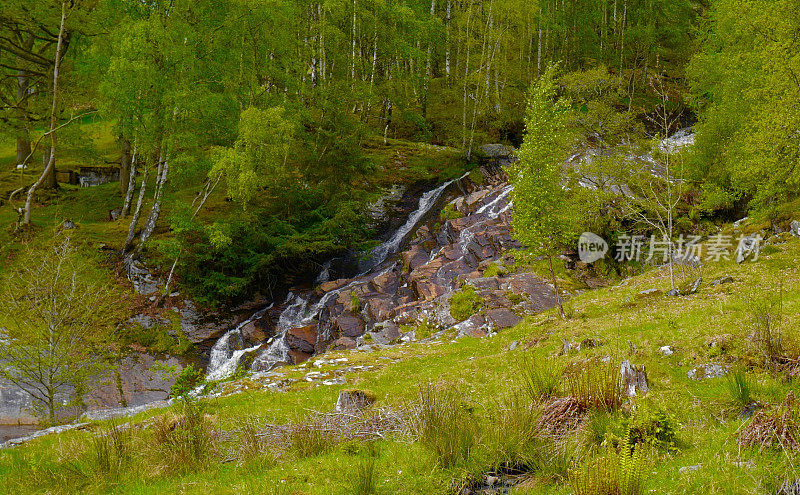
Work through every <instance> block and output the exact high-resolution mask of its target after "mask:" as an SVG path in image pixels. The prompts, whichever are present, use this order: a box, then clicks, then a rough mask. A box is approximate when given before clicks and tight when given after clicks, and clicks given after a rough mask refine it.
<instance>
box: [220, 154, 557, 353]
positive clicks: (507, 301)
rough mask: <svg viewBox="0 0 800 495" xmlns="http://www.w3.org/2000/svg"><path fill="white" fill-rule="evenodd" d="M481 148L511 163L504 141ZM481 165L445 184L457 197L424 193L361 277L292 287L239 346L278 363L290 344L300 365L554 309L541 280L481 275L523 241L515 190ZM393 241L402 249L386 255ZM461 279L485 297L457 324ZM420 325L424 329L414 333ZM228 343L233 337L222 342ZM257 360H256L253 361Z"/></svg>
mask: <svg viewBox="0 0 800 495" xmlns="http://www.w3.org/2000/svg"><path fill="white" fill-rule="evenodd" d="M484 152H485V154H487V156H488V155H490V156H492V157H493V159H494V160H495V165H497V166H502V165H504V164H507V163H508V162H509V161H511V160H512V159H513V154H512V153H511V152H510V151H509V150H508V149H505V148H501V147H491V148H489V149H486V150H484ZM479 171H480V173H482V174H483V178H482V180H479V181H476V182H471V181H469V180H466V179H463V180H460V181H454V182H450V183H447V184H450V185H451V186H450V187H455V186H454V185H457V186H458V187H457V188H456V190H457V191H458V192H460V193H461V194H459V195H457V196H456V197H455V198H447V193H446V191H447V190H448V189H447V188H446V187H445V186H446V185H447V184H445V185H443V186H439V187H438V188H436V189H435V190H431V191H429V192H427V193H425V194H423V195H422V197H421V198H420V201H419V205H420V209H419V210H418V211H415V212H413V213H412V214H411V215H410V216H409V219H408V221H407V222H406V224H405V225H403V226H401V227H400V228H399V229H398V234H402V236H401V235H395V236H393V237H392V239H390V240H389V241H387V243H384V244H383V245H381V246H380V247H379V248H376V251H375V252H376V253H378V254H376V255H373V256H372V262H373V265H372V266H371V267H370V268H368V269H366V270H365V271H364V273H362V274H361V275H358V276H356V277H354V278H350V279H338V280H325V281H321V282H319V284H318V286H317V287H316V288H315V289H313V290H308V291H297V292H292V293H290V295H289V297H287V299H286V301H285V302H284V303H283V305H282V306H281V307H280V311H278V312H274V313H267V314H266V316H265V317H270V314H272V316H271V319H272V322H273V327H272V328H273V330H272V331H271V332H268V331H260V328H269V325H264V326H263V327H259V326H258V325H256V324H255V323H252V322H251V323H248V324H247V325H245V326H243V327H241V328H239V330H238V331H239V333H240V334H241V337H243V339H241V340H243V341H242V342H241V344H239V345H241V346H249V345H252V344H253V343H254V342H255V341H256V340H258V339H259V338H260V339H262V341H263V342H264V348H265V350H264V351H263V352H262V357H264V356H273V355H274V356H280V359H284V358H285V357H286V356H285V354H286V353H285V352H282V351H281V350H282V349H288V358H289V359H290V360H291V361H292V362H295V363H297V362H299V361H302V360H305V359H308V357H309V356H311V355H312V354H315V353H319V352H323V351H325V350H328V349H349V348H352V347H354V346H355V345H357V344H359V343H364V344H366V343H369V344H377V345H391V344H392V343H396V342H399V341H401V340H404V339H407V338H410V336H411V335H414V336H416V337H417V338H427V337H428V336H430V335H432V334H437V335H439V334H438V333H437V332H442V333H443V332H444V331H446V330H453V331H454V333H455V335H456V336H473V337H481V336H485V335H489V334H491V333H493V332H495V331H497V330H500V329H503V328H508V327H511V326H514V325H516V324H518V323H519V322H520V321H521V317H520V315H523V314H529V313H536V312H539V311H542V310H545V309H548V308H551V307H553V306H554V305H555V303H556V301H555V296H554V294H553V289H552V287H551V286H550V284H549V283H547V282H546V281H544V280H542V279H541V278H539V277H538V276H536V275H534V274H532V273H509V272H510V271H511V270H508V269H505V268H504V269H498V268H497V267H496V268H495V269H493V270H492V273H486V270H487V269H488V268H489V267H490V266H492V265H493V264H500V265H502V264H504V263H505V262H506V260H503V256H504V255H505V254H506V253H508V252H509V250H512V249H515V248H518V247H520V245H519V243H518V242H517V241H516V240H515V239H514V238H513V237H512V235H511V229H510V220H511V206H512V205H511V186H510V185H508V184H507V178H506V177H505V174H504V173H503V171H502V169H500V170H495V169H494V168H493V166H486V167H483V168H482V169H480V170H479ZM474 173H477V172H473V174H474ZM478 183H479V184H480V185H478ZM448 199H449V200H450V201H449V205H450V206H449V207H448V208H447V210H448V211H456V212H458V214H460V216H458V217H457V218H452V217H453V215H448V218H447V219H441V218H440V217H439V212H440V211H441V210H442V208H443V206H445V204H446V203H447V200H448ZM423 207H424V208H425V209H426V210H425V211H422V208H423ZM426 215H427V216H426ZM401 238H403V239H407V240H402V242H401ZM395 247H399V249H400V250H399V252H397V253H396V254H394V255H391V254H387V253H392V252H394V250H395ZM484 274H486V275H490V276H486V277H484ZM464 284H468V285H471V286H472V287H474V288H475V291H474V292H475V293H476V295H477V296H478V297H479V298H480V300H481V301H482V302H481V304H478V305H476V308H475V309H476V311H477V313H476V314H473V315H471V316H468V317H467V318H466V319H464V320H463V321H457V320H456V319H455V318H454V317H453V316H452V315H451V312H450V297H451V295H452V294H453V293H454V292H456V291H458V290H459V289H460V288H461V287H462V286H463V285H464ZM416 327H423V328H424V329H425V330H424V331H420V332H416V333H413V334H412V333H411V330H413V329H414V328H416ZM404 334H405V335H404ZM231 342H238V341H236V340H235V339H226V343H231ZM227 354H228V355H230V356H238V355H239V354H235V353H233V352H228V353H227ZM262 357H259V358H257V359H256V361H255V362H257V363H259V366H263V363H264V359H262ZM265 359H266V358H265ZM229 368H230V367H229Z"/></svg>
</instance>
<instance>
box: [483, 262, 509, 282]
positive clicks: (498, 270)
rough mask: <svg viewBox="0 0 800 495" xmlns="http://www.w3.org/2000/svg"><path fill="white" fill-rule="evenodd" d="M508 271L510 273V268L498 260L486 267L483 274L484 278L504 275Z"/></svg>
mask: <svg viewBox="0 0 800 495" xmlns="http://www.w3.org/2000/svg"><path fill="white" fill-rule="evenodd" d="M506 273H508V269H507V268H506V267H504V266H503V265H501V264H500V263H498V262H496V261H493V262H492V263H490V264H489V266H487V267H486V270H484V272H483V276H484V278H490V277H502V276H503V275H505V274H506Z"/></svg>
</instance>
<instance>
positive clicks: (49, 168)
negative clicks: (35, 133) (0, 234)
mask: <svg viewBox="0 0 800 495" xmlns="http://www.w3.org/2000/svg"><path fill="white" fill-rule="evenodd" d="M66 22H67V4H66V2H64V1H62V2H61V24H60V26H59V29H58V44H57V45H56V58H55V64H54V65H53V106H52V108H51V109H50V131H49V132H50V153H49V154H48V155H49V156H48V157H47V158H48V159H47V164H46V165H45V167H44V170H42V175H41V176H40V177H39V180H37V181H36V182H35V183H34V184H33V185H32V186H31V187H30V189H28V196H27V198H25V212H24V214H23V219H22V223H23V224H25V225H29V224H30V223H31V205H32V203H33V195H34V194H35V193H36V190H37V189H38V188H39V187H40V186H42V185H45V186H46V184H47V183H48V182H49V179H48V178H49V177H52V180H53V182H55V163H56V132H55V131H56V120H57V119H56V116H57V115H56V114H57V111H58V69H59V67H60V66H61V50H62V49H63V46H64V43H63V41H64V25H65V24H66Z"/></svg>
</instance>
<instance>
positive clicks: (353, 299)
mask: <svg viewBox="0 0 800 495" xmlns="http://www.w3.org/2000/svg"><path fill="white" fill-rule="evenodd" d="M350 311H352V312H353V313H358V312H359V311H361V301H360V300H359V299H358V294H356V291H351V292H350Z"/></svg>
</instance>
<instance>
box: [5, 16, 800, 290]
mask: <svg viewBox="0 0 800 495" xmlns="http://www.w3.org/2000/svg"><path fill="white" fill-rule="evenodd" d="M796 14H797V5H795V4H794V3H793V2H791V1H789V0H780V1H766V0H763V1H756V0H747V1H745V0H735V1H734V0H718V1H713V2H709V1H698V0H677V1H672V0H670V1H666V0H572V1H564V0H553V1H544V0H543V1H539V2H516V1H514V0H511V1H509V0H488V1H485V0H481V1H450V0H448V1H443V0H432V1H431V2H430V3H426V2H417V3H414V2H406V1H401V2H383V1H360V0H354V1H352V2H349V1H347V2H344V1H343V2H326V3H314V2H311V3H308V2H306V3H304V2H297V1H284V0H280V1H270V2H259V1H255V2H253V1H222V2H218V1H214V2H210V1H198V2H182V1H178V2H175V1H169V2H158V1H154V2H140V1H134V2H128V1H118V0H109V1H105V0H94V1H65V2H61V3H59V2H36V3H33V4H32V3H31V2H27V1H16V0H6V1H4V2H3V10H2V14H1V15H0V22H1V24H0V27H1V29H2V32H1V33H2V35H0V70H2V78H0V84H1V85H0V99H2V107H1V110H2V112H1V113H0V119H2V123H3V125H2V132H3V136H4V139H5V140H7V141H8V142H9V143H10V142H12V141H15V143H16V146H15V148H16V152H15V158H14V159H13V160H12V159H10V157H9V159H8V160H7V161H5V162H4V163H6V165H5V166H6V167H8V168H9V169H10V170H14V168H13V167H14V165H17V164H25V165H26V167H29V170H31V172H29V173H28V174H27V175H26V174H23V175H22V179H20V180H16V181H13V182H11V181H9V182H7V183H6V184H5V185H4V189H5V190H4V191H3V195H4V197H3V201H4V202H5V203H6V204H7V205H8V206H10V207H12V208H14V209H16V210H18V214H17V215H16V216H17V217H18V218H17V220H16V222H15V223H16V224H17V225H18V227H12V229H13V230H15V231H16V234H14V235H15V236H17V238H18V239H19V236H20V235H22V234H21V233H22V232H23V231H24V230H25V229H26V228H28V226H29V225H34V226H35V225H36V224H37V220H38V219H37V211H36V210H37V205H39V204H41V202H42V201H43V202H44V203H45V204H46V203H47V201H48V200H47V197H48V196H47V194H49V193H47V192H46V190H47V189H48V188H51V189H52V188H56V187H58V183H57V182H56V175H57V172H58V171H59V170H62V169H63V167H62V163H63V156H64V153H65V151H66V150H68V151H66V152H67V153H69V154H71V155H72V156H75V157H77V159H76V160H74V161H73V163H72V165H73V166H74V162H75V161H77V162H79V163H83V164H101V165H109V164H111V165H118V166H119V168H120V189H119V191H115V192H114V194H115V197H114V199H113V202H110V204H114V203H116V204H117V206H118V207H120V208H121V215H120V216H121V218H122V220H121V221H122V222H125V223H126V225H130V228H129V229H128V231H127V233H126V234H127V235H122V234H114V235H109V239H107V240H106V242H108V243H110V244H112V245H114V247H116V248H117V249H119V250H121V251H123V252H130V251H131V250H134V251H135V252H136V253H139V252H142V250H149V251H151V254H152V256H151V257H153V258H156V259H160V260H162V261H161V262H160V263H161V264H162V267H163V268H164V270H165V271H170V268H171V267H173V268H174V270H175V273H177V274H178V276H179V278H181V279H182V281H183V282H184V284H185V285H186V286H187V287H191V288H192V290H193V292H194V293H195V294H196V295H197V296H198V297H201V298H203V299H204V300H206V301H207V302H209V303H212V304H216V303H219V302H224V301H229V300H232V299H236V298H241V297H242V296H244V295H246V294H248V293H250V292H252V291H253V290H254V288H255V287H259V286H260V287H264V286H265V285H270V284H273V285H274V283H275V279H276V277H280V276H281V275H279V274H282V273H286V272H287V271H288V272H294V271H295V270H293V269H291V268H290V267H296V266H299V265H302V263H300V262H299V261H298V260H301V259H315V260H320V259H323V258H324V257H325V256H327V255H330V254H331V253H335V252H337V251H342V250H348V249H355V250H358V249H364V247H365V246H368V242H369V239H371V238H372V237H374V235H375V232H374V231H372V230H371V229H370V228H369V226H368V225H367V224H366V223H365V222H364V221H363V208H362V206H363V204H364V199H365V198H367V197H372V196H370V195H371V194H373V193H374V192H375V191H376V190H377V188H376V184H378V183H391V182H392V179H393V178H392V177H391V175H392V172H386V171H385V170H382V169H384V168H385V167H383V166H382V164H381V163H380V160H376V159H375V156H374V155H373V154H371V151H370V149H371V148H375V147H376V146H379V145H380V144H381V143H387V142H388V141H387V140H392V139H395V140H397V139H400V140H404V141H410V142H418V143H431V144H435V145H443V146H447V147H450V148H453V149H455V150H458V156H457V157H455V158H452V161H453V163H451V164H449V165H447V166H445V165H441V164H440V165H438V171H437V170H432V169H436V168H437V167H430V166H429V167H428V168H427V169H426V173H425V174H421V175H418V176H417V179H423V178H426V179H427V180H430V181H432V182H435V181H436V180H437V179H441V178H443V176H444V178H446V176H447V175H448V174H450V176H452V175H453V174H456V173H457V172H458V171H459V170H463V169H464V168H468V167H470V166H471V165H470V163H473V162H474V160H475V158H476V150H477V149H478V148H479V146H480V145H481V144H483V143H487V142H506V143H509V144H512V145H516V146H518V145H519V144H520V143H521V142H522V135H523V131H524V123H523V117H524V112H525V101H526V92H527V89H528V87H529V85H530V84H531V83H532V82H533V81H535V80H536V79H537V77H539V76H540V75H541V74H542V73H543V72H544V70H545V69H546V68H547V67H548V66H550V65H554V64H555V65H556V66H557V73H558V75H557V77H558V81H559V92H560V94H562V95H563V96H565V97H566V98H568V100H569V105H570V111H571V112H572V116H571V118H570V124H569V127H570V129H571V130H574V131H578V132H576V133H575V135H576V136H578V137H576V138H575V139H573V140H571V141H568V143H567V145H566V146H567V147H572V148H576V147H580V145H581V143H583V144H586V142H587V141H586V139H587V137H588V139H589V140H590V141H592V142H595V143H596V142H599V143H600V145H601V146H613V145H618V144H624V145H628V144H630V143H634V142H637V141H641V140H646V139H648V138H650V137H651V136H653V135H655V134H662V135H663V134H670V133H672V132H674V131H675V130H677V129H678V128H679V127H682V126H685V125H687V124H691V123H693V122H695V121H697V126H696V130H697V135H698V138H697V140H698V143H699V145H698V147H697V152H696V153H695V154H693V156H692V157H691V163H690V165H688V166H687V168H686V174H685V175H686V178H688V179H690V180H691V181H692V184H693V189H692V191H693V192H692V194H693V196H692V197H691V198H687V205H686V207H685V208H686V211H687V212H688V211H689V210H691V212H692V214H693V215H694V216H695V217H696V218H701V217H705V218H714V217H715V215H719V214H722V215H723V216H725V215H727V216H731V215H744V214H745V213H746V211H747V210H748V209H749V208H751V207H752V208H755V209H757V210H758V211H759V212H762V213H765V214H770V209H772V210H775V208H777V207H778V205H780V204H781V203H782V202H783V201H784V200H787V199H790V198H791V197H792V192H793V190H794V186H796V180H797V178H796V173H795V171H794V167H795V164H796V163H797V159H798V147H797V131H796V128H797V120H798V118H800V117H799V116H800V110H798V107H797V101H798V98H797V95H798V93H800V87H798V78H797V73H798V71H800V68H798V64H799V63H800V60H798V50H797V47H798V43H799V42H800V39H799V38H798V34H797V33H798V22H800V21H799V20H798V16H797V15H796ZM654 82H657V84H654ZM659 109H660V111H661V112H662V113H669V115H670V119H669V122H668V123H667V126H666V128H664V126H659V125H653V122H654V119H653V118H652V117H653V116H654V115H656V114H658V112H659ZM87 119H89V120H90V121H92V122H97V121H100V122H103V123H105V124H104V125H106V127H107V129H108V130H107V133H108V134H109V136H110V139H111V140H112V141H113V143H112V144H111V145H110V146H109V148H110V151H108V150H106V151H105V152H101V151H100V150H98V148H97V146H96V144H95V143H96V140H93V139H92V138H91V137H90V136H87V135H86V134H85V132H84V131H83V130H82V129H83V128H84V126H83V125H81V124H82V123H84V122H87ZM66 167H67V168H69V166H66ZM423 168H424V167H423ZM445 169H446V170H447V171H446V172H444V170H445ZM437 174H438V175H437ZM408 178H409V177H404V179H405V180H407V179H408ZM412 178H413V174H412ZM394 179H395V180H397V177H395V178H394ZM218 186H219V187H218ZM352 188H356V190H359V191H363V194H362V195H353V194H351V190H352ZM222 190H224V191H225V199H227V200H228V201H229V203H228V204H230V203H232V204H235V205H237V206H236V208H234V209H230V208H228V209H226V210H225V211H226V213H224V214H222V213H220V212H217V213H215V214H213V215H206V214H205V213H204V207H206V201H207V200H208V199H209V198H212V199H211V203H209V205H212V204H214V203H215V201H214V199H213V198H215V197H217V195H218V194H219V193H220V191H222ZM360 196H363V198H362V197H360ZM8 206H4V208H7V207H8ZM237 208H238V209H237ZM162 210H163V211H168V214H162ZM772 214H773V215H774V214H776V213H775V211H772ZM11 218H13V217H11V216H9V219H11ZM165 230H167V231H169V232H172V233H175V234H178V235H174V236H173V235H168V236H166V237H165V236H161V237H160V238H159V239H158V240H157V241H155V242H150V245H147V244H148V241H151V236H152V235H153V233H154V232H157V233H158V232H164V231H165ZM232 239H236V240H237V242H232ZM303 270H306V271H307V272H308V273H312V272H313V271H314V270H315V268H309V267H308V266H306V267H305V268H302V269H300V270H299V271H300V272H302V271H303Z"/></svg>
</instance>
